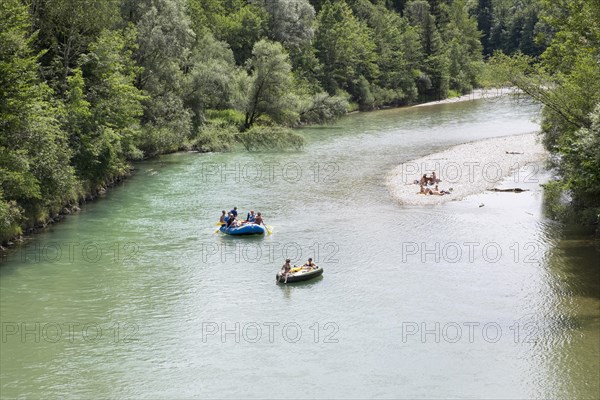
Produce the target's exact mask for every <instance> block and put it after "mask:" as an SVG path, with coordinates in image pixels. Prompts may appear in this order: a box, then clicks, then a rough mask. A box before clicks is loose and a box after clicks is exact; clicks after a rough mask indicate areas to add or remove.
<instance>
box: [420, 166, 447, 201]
mask: <svg viewBox="0 0 600 400" xmlns="http://www.w3.org/2000/svg"><path fill="white" fill-rule="evenodd" d="M441 181H442V180H441V179H438V177H437V176H436V175H435V171H433V172H432V173H431V176H427V174H423V176H422V177H421V179H420V180H415V183H418V184H419V187H420V190H419V191H418V192H417V194H424V195H428V194H429V195H434V196H443V195H445V194H450V193H452V188H450V189H449V190H440V188H439V187H438V183H440V182H441ZM428 186H433V189H431V188H429V187H428Z"/></svg>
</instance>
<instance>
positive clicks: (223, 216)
mask: <svg viewBox="0 0 600 400" xmlns="http://www.w3.org/2000/svg"><path fill="white" fill-rule="evenodd" d="M222 213H223V214H221V218H219V222H220V223H221V225H223V224H224V223H225V222H227V221H226V219H227V212H226V211H225V210H223V211H222Z"/></svg>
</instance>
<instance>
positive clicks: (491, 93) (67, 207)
mask: <svg viewBox="0 0 600 400" xmlns="http://www.w3.org/2000/svg"><path fill="white" fill-rule="evenodd" d="M514 93H515V90H514V89H511V88H500V89H489V90H488V89H476V90H474V91H473V92H472V93H471V94H468V95H464V96H460V97H455V98H450V99H445V100H441V101H431V102H426V103H422V104H417V105H412V106H406V107H399V108H411V107H424V106H432V105H437V104H446V103H455V102H461V101H473V100H479V99H487V98H497V97H500V96H506V95H510V94H514ZM354 113H355V112H350V113H348V114H346V115H350V114H354ZM192 148H194V147H193V146H191V145H188V146H183V147H180V148H179V150H178V151H190V149H192ZM195 151H199V152H203V151H202V150H199V149H198V148H195ZM165 154H168V153H165ZM160 155H162V154H158V155H156V157H158V156H160ZM134 166H135V162H131V167H130V168H129V169H128V170H127V171H126V172H125V173H123V174H122V175H120V176H117V177H115V178H113V179H109V180H107V182H105V184H103V185H101V186H100V187H99V188H98V189H97V190H95V191H93V192H88V193H86V194H84V195H82V196H81V197H80V198H79V199H77V200H73V201H71V202H69V203H66V204H64V205H63V206H62V207H61V208H60V209H59V210H57V212H52V213H49V214H50V215H49V216H48V217H47V218H46V219H44V220H41V221H37V222H36V223H35V224H34V225H30V226H28V225H27V224H23V225H22V226H21V230H22V232H23V233H22V234H17V235H14V236H12V237H9V238H8V239H6V240H4V241H3V242H2V243H0V260H1V259H2V257H1V255H2V254H4V252H6V251H7V250H8V249H9V248H10V247H13V246H14V245H15V244H21V243H22V242H23V241H24V240H25V239H26V238H27V237H30V236H31V235H32V234H35V233H38V232H41V231H44V230H45V229H46V228H47V227H48V226H49V225H52V224H54V223H57V222H60V221H62V220H64V219H65V217H67V216H68V215H70V214H73V213H76V212H78V211H79V207H80V206H81V205H82V204H84V203H86V202H90V201H93V200H95V199H96V198H98V197H101V196H102V195H103V194H105V193H106V191H108V190H110V189H111V188H112V187H113V186H115V185H116V184H118V183H119V182H121V181H122V180H125V179H127V178H128V177H129V176H130V175H131V173H132V171H133V170H134ZM3 246H4V247H3Z"/></svg>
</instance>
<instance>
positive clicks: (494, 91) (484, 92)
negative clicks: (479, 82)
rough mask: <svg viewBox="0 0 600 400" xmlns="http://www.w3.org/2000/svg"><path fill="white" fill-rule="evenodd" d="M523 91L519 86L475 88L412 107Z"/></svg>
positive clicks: (479, 98) (480, 98)
mask: <svg viewBox="0 0 600 400" xmlns="http://www.w3.org/2000/svg"><path fill="white" fill-rule="evenodd" d="M520 93H522V92H521V91H520V90H519V89H518V88H514V87H502V88H491V89H475V90H473V91H472V92H471V93H469V94H465V95H462V96H458V97H449V98H447V99H444V100H438V101H428V102H427V103H421V104H416V105H414V106H412V107H427V106H434V105H438V104H451V103H460V102H463V101H474V100H482V99H497V98H499V97H504V96H508V95H516V94H520Z"/></svg>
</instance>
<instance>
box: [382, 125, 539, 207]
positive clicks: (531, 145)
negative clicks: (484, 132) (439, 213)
mask: <svg viewBox="0 0 600 400" xmlns="http://www.w3.org/2000/svg"><path fill="white" fill-rule="evenodd" d="M546 157H547V152H546V151H545V150H544V148H543V146H542V144H541V143H539V141H538V138H537V134H535V133H529V134H525V135H518V136H505V137H500V138H493V139H486V140H480V141H476V142H470V143H464V144H460V145H457V146H453V147H451V148H449V149H447V150H445V151H442V152H439V153H434V154H430V155H428V156H425V157H421V158H418V159H415V160H412V161H409V162H406V163H403V164H401V165H399V166H398V167H396V168H394V169H393V170H392V171H391V173H390V174H389V176H388V178H387V184H388V188H389V190H390V192H391V194H392V196H393V197H394V198H396V199H397V200H398V201H400V202H401V203H402V204H408V205H419V204H443V203H446V202H449V201H455V200H461V199H464V198H465V197H467V196H469V195H472V194H476V193H481V192H484V191H486V190H488V189H494V188H497V187H498V186H500V184H501V183H502V181H503V180H504V178H506V177H507V176H510V175H511V174H512V173H513V172H514V171H519V173H521V174H525V175H527V176H526V178H529V179H530V180H531V179H535V178H536V174H537V172H538V171H537V170H538V168H537V166H536V164H537V163H539V162H540V161H543V160H544V159H545V158H546ZM433 171H435V173H436V175H437V178H438V179H440V180H441V181H440V182H439V184H438V187H439V189H440V190H444V191H450V192H451V193H450V194H446V195H443V196H438V195H422V194H418V192H419V185H418V184H415V181H418V180H419V179H420V178H421V176H422V175H423V174H425V173H426V174H428V175H431V173H432V172H433Z"/></svg>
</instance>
